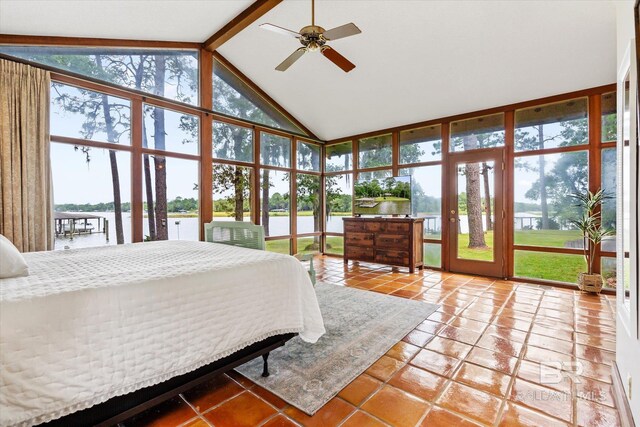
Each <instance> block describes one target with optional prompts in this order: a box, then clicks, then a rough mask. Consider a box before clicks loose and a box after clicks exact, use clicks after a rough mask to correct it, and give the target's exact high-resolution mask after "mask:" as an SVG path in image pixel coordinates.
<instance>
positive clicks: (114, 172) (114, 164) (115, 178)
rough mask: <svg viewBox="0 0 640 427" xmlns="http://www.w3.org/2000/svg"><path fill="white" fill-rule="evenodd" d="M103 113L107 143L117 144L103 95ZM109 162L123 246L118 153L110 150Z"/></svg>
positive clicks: (119, 241) (99, 63) (119, 240)
mask: <svg viewBox="0 0 640 427" xmlns="http://www.w3.org/2000/svg"><path fill="white" fill-rule="evenodd" d="M96 65H97V66H98V68H99V69H100V70H101V71H104V70H103V68H102V57H101V56H100V55H96ZM102 112H103V114H104V123H105V130H106V132H107V141H109V142H113V143H117V142H118V138H117V136H116V132H115V128H114V125H113V118H112V117H111V106H110V105H109V97H108V96H107V95H102ZM109 162H110V164H111V165H110V166H111V184H112V186H113V211H114V214H115V220H116V243H117V244H119V245H121V244H123V243H124V229H123V226H122V198H121V196H120V173H119V172H118V159H117V156H116V152H115V151H112V150H109Z"/></svg>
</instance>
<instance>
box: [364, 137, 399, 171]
mask: <svg viewBox="0 0 640 427" xmlns="http://www.w3.org/2000/svg"><path fill="white" fill-rule="evenodd" d="M391 142H392V137H391V134H387V135H381V136H372V137H370V138H363V139H361V140H360V141H359V142H358V153H359V155H358V167H359V168H360V169H367V168H376V167H380V166H391V158H392V153H391V151H392V150H391Z"/></svg>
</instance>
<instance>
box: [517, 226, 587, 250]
mask: <svg viewBox="0 0 640 427" xmlns="http://www.w3.org/2000/svg"><path fill="white" fill-rule="evenodd" d="M581 237H582V235H581V234H580V230H517V231H515V232H514V243H515V244H516V245H524V246H547V247H554V248H564V247H565V243H566V242H568V241H571V240H578V239H580V238H581Z"/></svg>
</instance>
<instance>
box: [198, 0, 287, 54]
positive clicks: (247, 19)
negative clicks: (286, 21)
mask: <svg viewBox="0 0 640 427" xmlns="http://www.w3.org/2000/svg"><path fill="white" fill-rule="evenodd" d="M280 2H282V0H256V1H255V2H253V3H252V4H251V6H249V7H248V8H246V9H245V10H243V11H242V12H241V13H240V14H239V15H238V16H236V17H235V18H233V19H232V20H231V21H229V22H228V23H227V24H226V25H225V26H224V27H222V28H221V29H220V30H219V31H218V32H216V33H215V34H214V35H212V36H211V37H209V38H208V39H207V41H205V42H204V43H203V44H202V47H203V48H204V49H206V50H208V51H210V52H213V51H215V50H216V49H218V48H219V47H220V46H222V45H223V44H224V43H226V42H227V41H228V40H230V39H231V38H232V37H233V36H235V35H236V34H238V33H239V32H240V31H242V30H244V29H245V28H247V27H248V26H249V25H251V24H252V23H254V22H255V21H256V20H258V19H260V17H262V16H263V15H264V14H265V13H267V12H269V11H270V10H271V9H273V8H274V7H276V6H277V5H278V4H280Z"/></svg>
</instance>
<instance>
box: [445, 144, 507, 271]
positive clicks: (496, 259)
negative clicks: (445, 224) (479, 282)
mask: <svg viewBox="0 0 640 427" xmlns="http://www.w3.org/2000/svg"><path fill="white" fill-rule="evenodd" d="M451 159H452V160H453V161H452V163H451V165H452V173H450V174H449V179H450V181H449V188H450V189H451V190H450V191H451V194H450V199H449V200H450V203H449V212H448V213H449V227H450V230H449V236H450V244H449V260H450V270H451V271H453V272H457V273H473V274H480V275H485V276H493V277H504V276H505V274H504V271H503V267H504V260H503V242H502V237H503V216H504V213H503V194H504V191H503V187H502V175H503V167H502V165H503V163H502V162H503V160H502V150H498V151H492V152H488V153H487V152H484V153H478V152H467V153H460V154H455V155H452V156H451Z"/></svg>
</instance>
